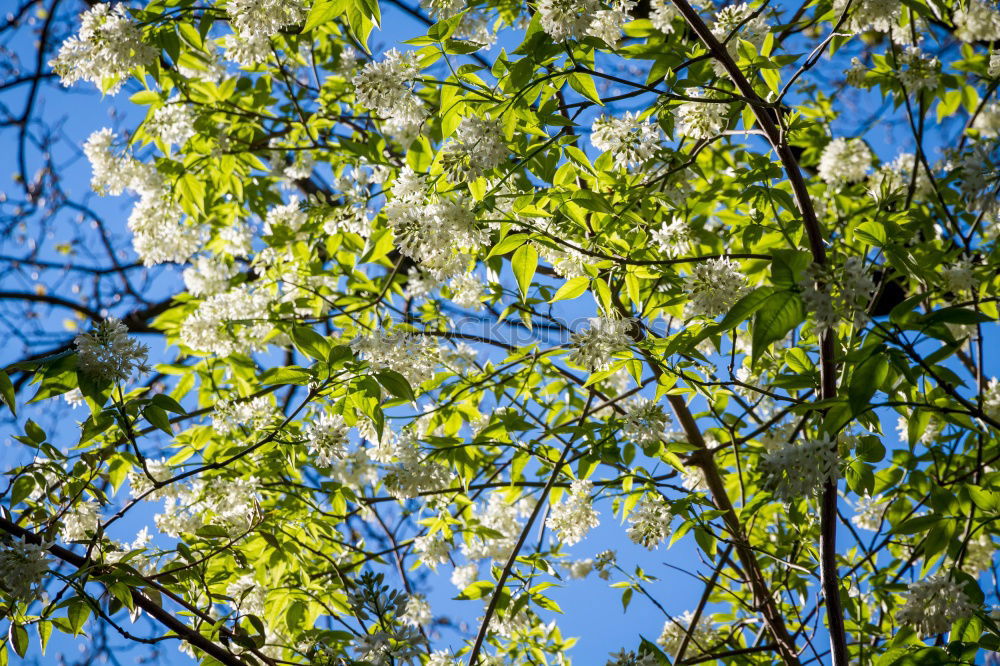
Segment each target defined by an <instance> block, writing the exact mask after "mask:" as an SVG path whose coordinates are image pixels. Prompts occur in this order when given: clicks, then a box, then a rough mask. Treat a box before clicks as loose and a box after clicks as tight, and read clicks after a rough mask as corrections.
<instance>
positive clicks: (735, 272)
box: [685, 257, 747, 317]
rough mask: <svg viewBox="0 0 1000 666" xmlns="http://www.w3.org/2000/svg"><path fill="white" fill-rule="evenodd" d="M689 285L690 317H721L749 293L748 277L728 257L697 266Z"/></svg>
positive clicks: (687, 284)
mask: <svg viewBox="0 0 1000 666" xmlns="http://www.w3.org/2000/svg"><path fill="white" fill-rule="evenodd" d="M685 286H686V288H687V291H688V294H689V295H690V297H691V300H689V301H688V303H687V305H686V306H685V314H687V315H688V316H698V315H701V316H705V317H717V316H719V315H720V314H723V313H725V312H728V311H729V308H731V307H732V306H733V305H735V304H736V302H737V301H738V300H740V299H741V298H743V295H744V294H745V293H746V291H747V284H746V277H744V275H743V273H741V272H740V270H739V268H738V266H737V265H736V263H735V262H732V261H730V260H729V259H726V258H725V257H719V258H717V259H709V260H708V261H700V262H698V263H696V264H695V265H694V267H693V268H692V269H691V275H690V276H688V278H687V283H686V285H685Z"/></svg>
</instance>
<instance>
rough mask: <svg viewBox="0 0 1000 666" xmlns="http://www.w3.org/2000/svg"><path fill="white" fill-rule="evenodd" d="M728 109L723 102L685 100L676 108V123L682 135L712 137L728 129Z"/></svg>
mask: <svg viewBox="0 0 1000 666" xmlns="http://www.w3.org/2000/svg"><path fill="white" fill-rule="evenodd" d="M728 111H729V107H728V105H726V104H724V103H722V102H684V103H683V104H681V105H680V106H678V107H676V108H675V109H674V124H675V127H676V128H677V132H678V134H680V135H681V136H686V137H688V138H689V139H694V140H695V141H700V140H702V139H712V138H715V137H717V136H718V135H719V134H721V133H722V131H723V130H725V129H726V124H727V122H728V121H727V120H726V114H727V113H728Z"/></svg>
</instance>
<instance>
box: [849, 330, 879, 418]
mask: <svg viewBox="0 0 1000 666" xmlns="http://www.w3.org/2000/svg"><path fill="white" fill-rule="evenodd" d="M888 375H889V360H888V358H887V356H886V355H885V353H884V349H883V348H882V347H881V346H879V347H876V349H875V351H874V352H873V353H872V355H871V356H869V357H868V358H866V359H865V360H864V361H863V362H862V363H861V365H859V366H858V367H857V368H855V370H854V374H852V375H851V382H850V384H849V386H848V389H847V402H848V404H849V405H850V406H851V410H852V411H853V412H854V413H855V414H857V413H859V412H861V411H863V410H864V409H865V407H866V406H868V404H869V403H870V401H871V398H872V396H873V395H875V392H876V391H877V390H878V388H879V387H880V386H881V385H882V382H884V381H885V378H886V377H887V376H888Z"/></svg>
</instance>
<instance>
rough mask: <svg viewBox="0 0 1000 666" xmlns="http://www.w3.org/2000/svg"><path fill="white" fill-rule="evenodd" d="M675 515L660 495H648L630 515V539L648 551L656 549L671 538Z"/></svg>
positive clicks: (628, 531) (643, 497)
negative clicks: (672, 522)
mask: <svg viewBox="0 0 1000 666" xmlns="http://www.w3.org/2000/svg"><path fill="white" fill-rule="evenodd" d="M672 519H673V514H672V513H671V512H670V504H669V503H668V502H667V500H666V498H664V497H663V495H660V494H659V493H646V494H645V495H643V496H642V499H641V500H639V503H638V504H637V505H636V506H635V508H633V509H632V511H631V513H629V514H628V520H629V523H631V524H630V525H629V527H628V530H627V533H628V538H629V539H631V540H632V542H633V543H637V544H639V545H641V546H642V547H644V548H646V549H647V550H656V548H657V547H658V546H659V545H660V544H661V543H662V542H663V541H664V540H666V538H667V537H668V536H670V521H671V520H672Z"/></svg>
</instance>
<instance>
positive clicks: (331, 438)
mask: <svg viewBox="0 0 1000 666" xmlns="http://www.w3.org/2000/svg"><path fill="white" fill-rule="evenodd" d="M350 430H351V429H350V427H349V426H348V425H347V424H346V423H344V417H343V416H341V415H340V414H331V413H329V412H323V413H322V414H320V415H319V416H318V417H315V418H313V420H312V421H310V422H309V424H308V425H306V427H305V435H306V437H308V438H309V453H311V454H312V455H314V456H316V464H317V465H319V466H320V467H329V466H331V465H333V464H334V462H335V461H337V460H340V459H341V458H343V457H344V456H345V455H346V453H347V443H348V439H347V435H348V433H349V432H350Z"/></svg>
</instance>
